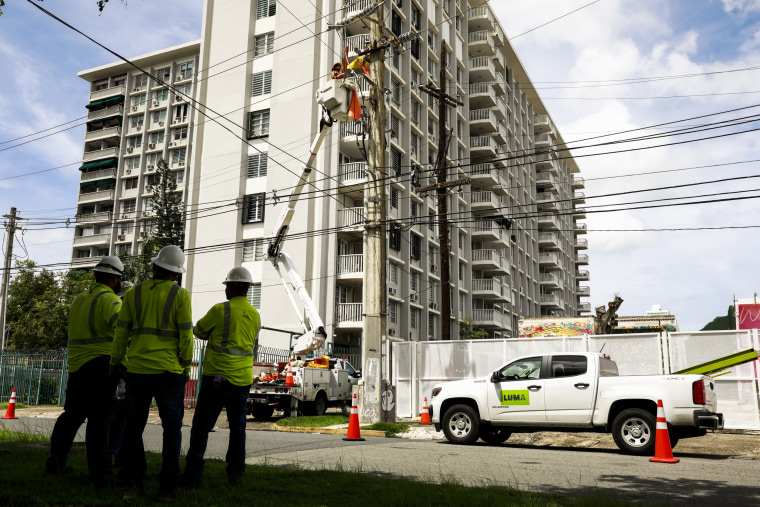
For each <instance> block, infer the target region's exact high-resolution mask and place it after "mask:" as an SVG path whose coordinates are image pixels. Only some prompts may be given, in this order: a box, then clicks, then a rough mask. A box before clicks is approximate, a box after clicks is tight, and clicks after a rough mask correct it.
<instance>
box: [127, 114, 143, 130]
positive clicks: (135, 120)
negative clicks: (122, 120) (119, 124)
mask: <svg viewBox="0 0 760 507" xmlns="http://www.w3.org/2000/svg"><path fill="white" fill-rule="evenodd" d="M144 121H145V115H144V114H138V115H136V116H132V117H130V119H129V124H130V126H131V127H132V128H133V129H134V128H138V127H142V126H143V122H144Z"/></svg>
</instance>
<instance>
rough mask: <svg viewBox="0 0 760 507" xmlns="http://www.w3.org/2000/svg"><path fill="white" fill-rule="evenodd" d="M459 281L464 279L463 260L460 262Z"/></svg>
mask: <svg viewBox="0 0 760 507" xmlns="http://www.w3.org/2000/svg"><path fill="white" fill-rule="evenodd" d="M459 281H460V282H463V281H464V263H463V262H460V263H459Z"/></svg>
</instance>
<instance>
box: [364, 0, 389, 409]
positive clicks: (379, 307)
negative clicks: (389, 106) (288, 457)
mask: <svg viewBox="0 0 760 507" xmlns="http://www.w3.org/2000/svg"><path fill="white" fill-rule="evenodd" d="M373 18H374V19H373V20H371V22H370V40H371V46H372V49H374V50H375V51H372V52H371V56H370V63H369V69H370V74H371V76H372V79H373V80H374V82H375V83H374V84H375V85H374V86H370V93H369V107H367V112H368V114H369V121H370V124H371V128H370V139H369V150H368V153H367V184H366V187H365V188H366V189H365V192H364V196H365V197H364V199H365V207H366V210H367V225H366V228H365V232H364V260H365V268H364V273H365V280H364V336H363V339H362V357H363V359H364V365H363V368H362V377H363V379H364V393H363V396H362V400H361V402H362V403H361V405H362V407H361V410H360V420H361V421H362V424H365V423H366V424H373V423H376V422H380V421H381V420H382V418H383V414H384V412H383V410H381V407H380V402H381V393H382V390H383V388H384V386H383V381H384V378H385V377H387V373H386V374H385V375H384V374H383V372H382V345H383V343H382V337H383V335H384V334H385V332H386V329H387V323H386V319H387V311H386V298H387V294H386V289H385V287H386V264H385V263H386V262H387V257H388V256H387V244H386V225H385V217H386V204H385V178H386V175H387V173H388V171H387V170H386V167H385V149H386V146H385V128H386V113H385V85H384V83H385V64H384V63H383V58H384V53H385V51H384V50H382V49H381V50H379V51H377V48H378V47H379V46H384V45H385V44H383V43H384V42H385V35H384V33H383V27H384V23H383V7H382V4H380V7H379V9H378V10H377V12H376V13H375V14H374V16H373Z"/></svg>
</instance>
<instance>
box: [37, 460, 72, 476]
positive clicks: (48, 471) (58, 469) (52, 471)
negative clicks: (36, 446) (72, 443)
mask: <svg viewBox="0 0 760 507" xmlns="http://www.w3.org/2000/svg"><path fill="white" fill-rule="evenodd" d="M73 471H74V467H72V466H71V465H63V466H61V465H56V464H53V463H52V462H50V461H48V462H47V463H46V464H45V472H44V473H43V475H51V476H53V477H62V476H64V475H69V474H70V473H71V472H73Z"/></svg>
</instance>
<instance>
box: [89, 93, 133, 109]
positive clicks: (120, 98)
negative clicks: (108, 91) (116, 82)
mask: <svg viewBox="0 0 760 507" xmlns="http://www.w3.org/2000/svg"><path fill="white" fill-rule="evenodd" d="M123 103H124V95H114V96H113V97H108V98H105V99H100V100H93V101H92V102H90V103H89V104H87V105H86V106H84V107H86V108H87V109H89V110H90V111H92V110H93V109H102V108H104V107H108V106H113V105H115V104H123Z"/></svg>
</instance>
